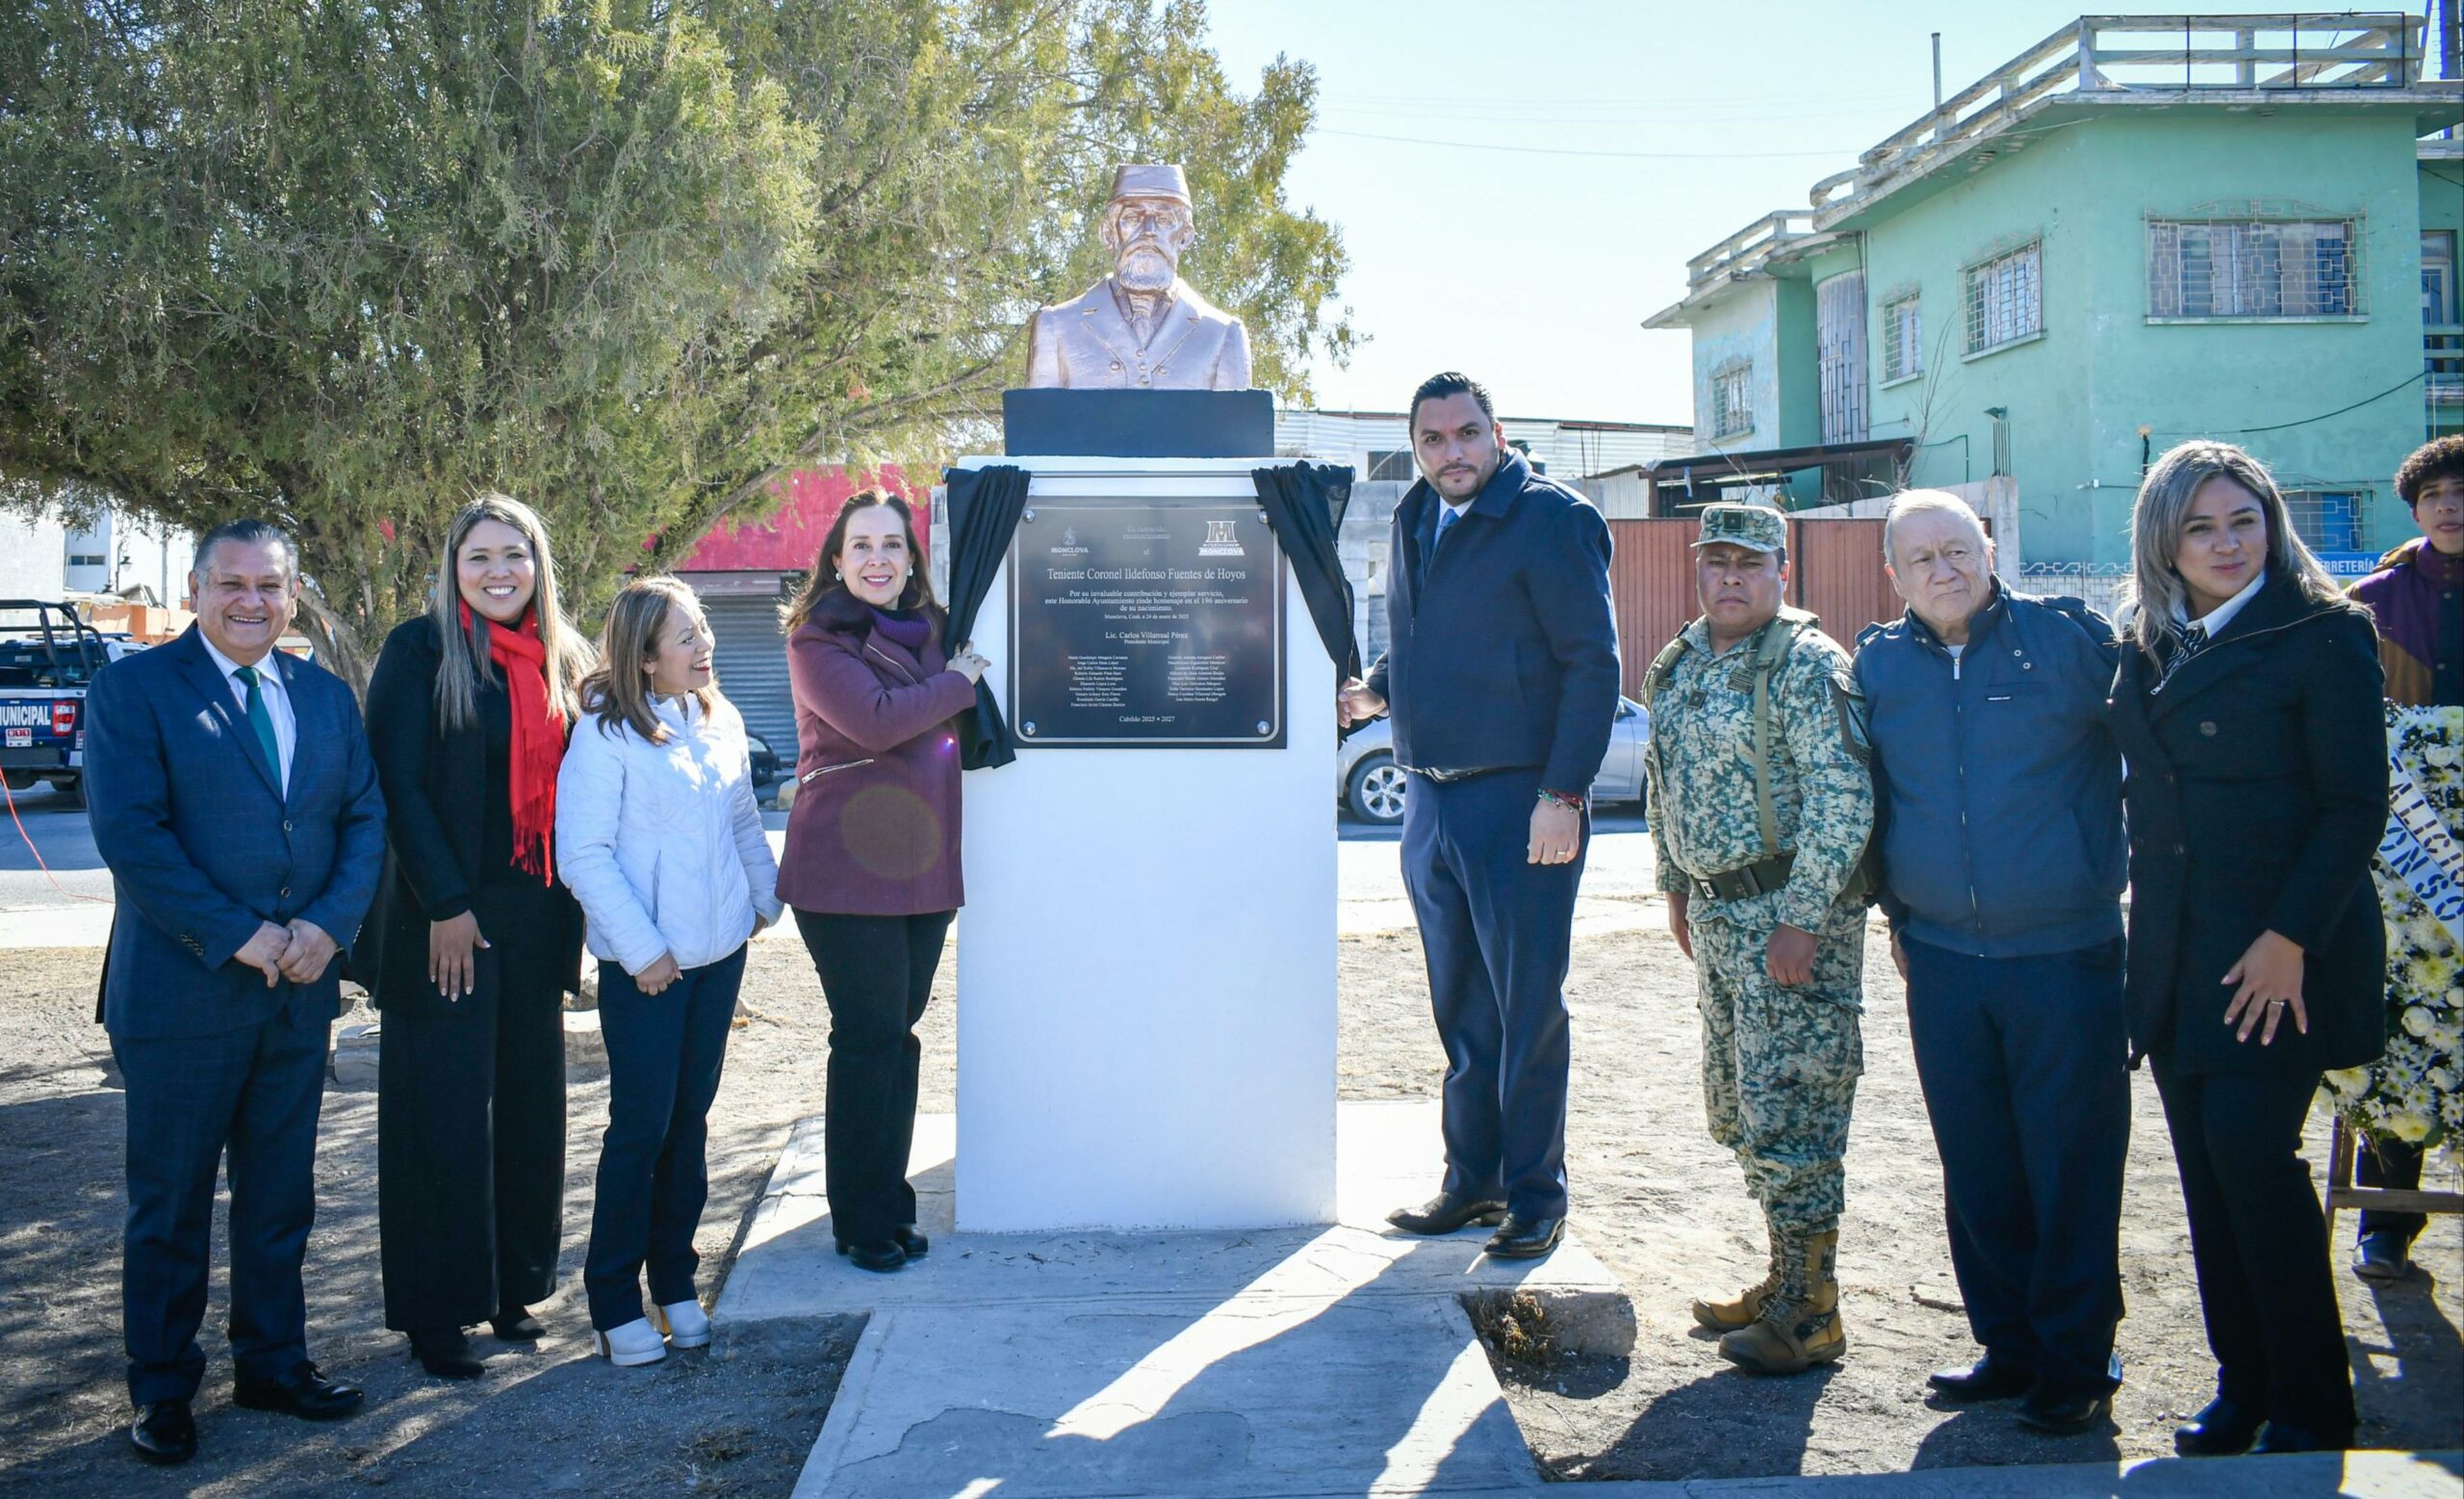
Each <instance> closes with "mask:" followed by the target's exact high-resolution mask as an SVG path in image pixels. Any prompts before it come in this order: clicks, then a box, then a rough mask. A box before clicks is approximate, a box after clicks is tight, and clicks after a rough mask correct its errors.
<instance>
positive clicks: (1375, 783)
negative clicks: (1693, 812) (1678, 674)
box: [1335, 697, 1652, 826]
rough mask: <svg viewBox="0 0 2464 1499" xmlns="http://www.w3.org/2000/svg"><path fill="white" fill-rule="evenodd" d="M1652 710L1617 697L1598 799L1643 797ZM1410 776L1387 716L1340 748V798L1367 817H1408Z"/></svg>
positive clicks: (1387, 822)
mask: <svg viewBox="0 0 2464 1499" xmlns="http://www.w3.org/2000/svg"><path fill="white" fill-rule="evenodd" d="M1651 737H1652V715H1651V714H1650V713H1649V712H1647V711H1645V710H1644V708H1643V705H1642V704H1640V703H1637V702H1635V701H1634V700H1633V699H1631V698H1626V697H1621V698H1619V699H1618V700H1617V723H1616V727H1615V728H1614V729H1613V730H1612V731H1611V732H1610V734H1609V736H1608V754H1607V755H1606V757H1605V758H1604V759H1603V760H1602V761H1601V762H1600V775H1599V778H1598V779H1596V780H1594V781H1593V782H1592V784H1591V798H1592V800H1593V801H1595V802H1633V801H1640V800H1642V797H1643V749H1644V747H1645V746H1646V745H1648V744H1649V743H1650V742H1651ZM1410 779H1411V778H1410V777H1409V776H1407V775H1405V774H1404V773H1403V767H1402V766H1400V765H1398V764H1397V763H1395V731H1394V728H1393V726H1392V724H1391V723H1390V722H1389V721H1388V720H1386V719H1383V718H1380V719H1378V720H1377V721H1376V722H1374V723H1372V724H1369V725H1367V726H1366V727H1364V728H1361V729H1359V730H1358V731H1356V732H1354V733H1353V734H1352V736H1351V737H1349V738H1347V739H1345V740H1344V741H1343V746H1342V748H1340V749H1338V750H1337V751H1336V752H1335V800H1336V801H1337V802H1339V803H1341V804H1342V805H1343V807H1344V808H1345V809H1346V810H1347V811H1348V812H1349V813H1350V814H1352V815H1353V816H1355V817H1358V818H1359V819H1360V820H1361V821H1363V822H1373V823H1377V824H1379V825H1381V826H1392V825H1393V824H1395V823H1398V822H1400V821H1402V820H1403V790H1404V787H1405V786H1406V784H1407V783H1408V782H1409V781H1410Z"/></svg>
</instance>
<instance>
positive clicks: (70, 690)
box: [0, 599, 142, 798]
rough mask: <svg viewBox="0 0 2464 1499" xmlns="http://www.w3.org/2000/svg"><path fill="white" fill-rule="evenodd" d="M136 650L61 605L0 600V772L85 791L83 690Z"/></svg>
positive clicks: (19, 781) (14, 786)
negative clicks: (106, 666) (111, 663)
mask: <svg viewBox="0 0 2464 1499" xmlns="http://www.w3.org/2000/svg"><path fill="white" fill-rule="evenodd" d="M141 649H142V647H141V646H140V645H138V644H137V643H136V642H134V641H132V640H129V639H126V638H125V637H119V636H111V635H105V634H102V633H98V632H96V631H95V629H94V627H93V626H91V625H90V624H88V623H86V621H85V620H83V619H81V618H79V617H78V615H77V611H76V610H75V609H74V608H72V607H69V606H67V605H65V604H51V603H44V602H41V601H39V600H34V599H0V775H5V776H6V777H7V780H8V785H9V789H10V790H12V791H22V790H25V789H27V788H30V787H32V786H33V785H34V784H35V783H36V782H37V781H48V782H50V783H51V785H52V788H53V789H54V790H57V791H60V792H63V793H64V794H66V795H68V796H70V797H75V798H82V797H83V796H84V794H85V787H84V784H83V782H84V766H85V762H86V722H85V709H86V685H87V684H88V683H90V682H91V681H93V678H94V673H96V672H98V671H100V670H102V668H103V665H104V663H105V662H107V661H115V660H117V659H120V658H121V657H122V656H125V655H127V654H129V653H130V652H132V651H136V650H141Z"/></svg>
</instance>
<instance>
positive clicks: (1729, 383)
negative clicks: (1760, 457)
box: [1711, 360, 1754, 440]
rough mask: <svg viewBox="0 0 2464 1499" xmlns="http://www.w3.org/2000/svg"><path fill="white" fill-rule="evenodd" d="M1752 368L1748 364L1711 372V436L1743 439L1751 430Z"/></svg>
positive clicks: (1740, 362)
mask: <svg viewBox="0 0 2464 1499" xmlns="http://www.w3.org/2000/svg"><path fill="white" fill-rule="evenodd" d="M1753 388H1754V365H1753V362H1752V361H1750V360H1740V361H1738V362H1736V363H1734V364H1727V365H1722V366H1721V367H1720V368H1718V369H1716V370H1714V371H1712V372H1711V436H1712V438H1713V439H1714V440H1717V439H1720V438H1727V437H1742V436H1744V435H1745V434H1746V433H1748V432H1751V431H1753V430H1754V404H1753V400H1752V394H1751V393H1752V391H1753Z"/></svg>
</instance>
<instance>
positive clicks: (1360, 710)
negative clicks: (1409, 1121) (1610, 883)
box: [1336, 374, 1617, 1259]
mask: <svg viewBox="0 0 2464 1499" xmlns="http://www.w3.org/2000/svg"><path fill="white" fill-rule="evenodd" d="M1410 420H1411V431H1412V450H1413V458H1414V460H1415V461H1416V462H1417V463H1418V464H1419V465H1420V470H1421V476H1422V477H1421V480H1420V482H1419V483H1416V484H1414V485H1413V486H1412V488H1411V490H1410V492H1409V493H1407V494H1405V495H1404V496H1403V499H1402V503H1401V504H1399V505H1397V506H1396V509H1395V530H1394V535H1393V538H1392V540H1391V541H1390V543H1389V551H1388V553H1387V555H1388V556H1390V557H1391V558H1393V563H1392V566H1393V571H1392V574H1391V575H1390V576H1391V581H1390V582H1388V584H1387V587H1386V614H1387V623H1388V637H1389V641H1390V644H1389V645H1388V648H1387V652H1386V655H1385V657H1384V658H1383V659H1380V660H1379V661H1378V662H1377V663H1376V665H1374V666H1373V667H1372V668H1370V672H1369V677H1368V680H1367V681H1366V682H1360V681H1353V682H1347V683H1345V684H1344V685H1343V688H1342V691H1341V694H1340V699H1339V701H1338V703H1337V705H1336V712H1337V716H1338V718H1339V719H1340V721H1341V722H1343V723H1344V724H1346V725H1349V724H1351V723H1355V722H1358V721H1360V720H1362V719H1365V718H1372V717H1374V716H1376V715H1377V714H1378V713H1380V712H1389V711H1391V712H1392V713H1393V715H1394V743H1395V761H1396V762H1397V763H1398V764H1399V765H1401V766H1403V767H1404V768H1405V769H1406V770H1407V771H1409V772H1410V773H1411V778H1412V779H1411V790H1410V793H1409V794H1408V795H1407V796H1406V797H1405V798H1404V801H1403V884H1404V887H1405V889H1406V890H1407V891H1408V892H1410V894H1411V897H1412V909H1413V912H1414V914H1415V915H1416V916H1417V917H1418V918H1419V920H1420V928H1421V945H1422V948H1423V950H1424V954H1425V956H1426V958H1427V962H1428V981H1429V998H1430V1004H1431V1007H1432V1008H1433V1009H1434V1010H1435V1012H1436V1019H1437V1032H1438V1037H1439V1039H1440V1040H1441V1041H1442V1042H1443V1043H1444V1044H1445V1047H1446V1058H1447V1071H1446V1092H1445V1120H1446V1181H1445V1185H1444V1187H1443V1189H1442V1190H1441V1191H1440V1192H1439V1193H1438V1195H1437V1196H1436V1197H1435V1198H1433V1199H1431V1200H1430V1201H1429V1202H1427V1203H1425V1204H1424V1205H1423V1206H1420V1207H1417V1208H1403V1209H1399V1210H1398V1211H1396V1212H1394V1213H1392V1214H1390V1215H1388V1218H1387V1221H1388V1222H1389V1223H1392V1224H1394V1225H1395V1226H1396V1227H1398V1228H1403V1229H1405V1230H1407V1231H1409V1232H1413V1233H1451V1232H1453V1231H1454V1230H1456V1229H1458V1228H1463V1227H1465V1226H1466V1225H1469V1224H1474V1223H1477V1224H1482V1225H1491V1224H1496V1225H1499V1228H1498V1231H1497V1232H1496V1233H1495V1234H1494V1235H1492V1236H1491V1237H1490V1239H1489V1241H1488V1245H1487V1253H1490V1254H1492V1255H1496V1256H1499V1257H1501V1258H1517V1259H1527V1258H1536V1257H1538V1256H1540V1255H1543V1254H1546V1253H1549V1252H1550V1251H1552V1250H1553V1249H1555V1248H1556V1247H1557V1243H1558V1241H1559V1240H1560V1239H1561V1238H1563V1237H1564V1234H1565V1217H1566V1074H1567V1069H1568V1063H1569V1051H1568V1042H1567V1028H1566V999H1565V984H1566V968H1567V965H1568V962H1569V959H1570V957H1571V950H1572V946H1573V940H1574V913H1575V887H1576V885H1577V884H1578V882H1579V881H1580V880H1581V878H1582V858H1583V844H1584V840H1585V835H1586V832H1587V830H1588V826H1589V823H1588V812H1587V803H1588V800H1589V796H1590V791H1591V783H1592V778H1593V777H1594V776H1596V775H1597V774H1598V773H1599V771H1600V762H1601V758H1602V757H1603V756H1604V755H1606V754H1607V752H1608V736H1609V730H1610V727H1611V725H1612V724H1613V723H1614V722H1615V721H1616V716H1617V626H1616V620H1615V616H1614V614H1613V612H1612V610H1611V608H1610V607H1609V601H1608V524H1607V522H1605V521H1604V520H1603V519H1601V515H1600V512H1599V511H1598V510H1596V509H1594V508H1592V506H1591V505H1590V504H1588V503H1587V502H1585V501H1584V500H1583V499H1582V497H1581V496H1579V495H1578V494H1576V493H1575V492H1574V491H1572V490H1570V489H1567V488H1565V487H1564V486H1562V485H1559V484H1554V483H1552V482H1550V481H1549V480H1548V479H1546V478H1541V477H1540V476H1539V475H1537V474H1535V473H1533V472H1532V469H1531V465H1530V463H1529V462H1528V461H1527V460H1526V459H1525V458H1524V456H1523V455H1522V454H1521V453H1519V452H1514V451H1512V450H1511V449H1508V448H1507V447H1505V446H1504V434H1503V432H1502V431H1501V428H1500V427H1499V426H1498V421H1497V414H1496V412H1495V410H1494V409H1493V408H1492V407H1491V405H1490V403H1489V393H1488V392H1487V391H1485V390H1483V389H1482V388H1481V387H1480V386H1479V385H1478V384H1477V383H1476V382H1475V381H1473V380H1470V379H1467V378H1466V377H1464V376H1463V375H1454V374H1447V375H1434V376H1432V377H1431V378H1429V379H1427V380H1425V381H1424V382H1423V383H1422V385H1421V387H1420V389H1419V390H1418V391H1417V392H1415V393H1414V395H1413V397H1412V407H1411V418H1410Z"/></svg>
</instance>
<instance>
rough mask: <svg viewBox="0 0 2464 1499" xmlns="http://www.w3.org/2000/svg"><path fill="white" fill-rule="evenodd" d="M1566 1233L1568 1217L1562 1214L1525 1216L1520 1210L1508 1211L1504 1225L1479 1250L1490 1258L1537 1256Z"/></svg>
mask: <svg viewBox="0 0 2464 1499" xmlns="http://www.w3.org/2000/svg"><path fill="white" fill-rule="evenodd" d="M1565 1236H1566V1221H1565V1220H1564V1219H1562V1218H1526V1217H1524V1216H1522V1215H1521V1214H1520V1213H1508V1214H1506V1215H1505V1223H1504V1225H1503V1226H1502V1227H1501V1228H1499V1229H1498V1231H1497V1232H1495V1233H1493V1234H1490V1235H1489V1242H1488V1243H1486V1244H1484V1245H1482V1246H1481V1247H1480V1253H1483V1254H1486V1255H1488V1256H1489V1257H1490V1258H1491V1259H1538V1258H1539V1257H1540V1256H1541V1255H1543V1254H1546V1253H1549V1252H1550V1251H1551V1250H1553V1249H1555V1248H1556V1247H1557V1242H1558V1241H1559V1240H1561V1239H1563V1238H1564V1237H1565Z"/></svg>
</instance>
